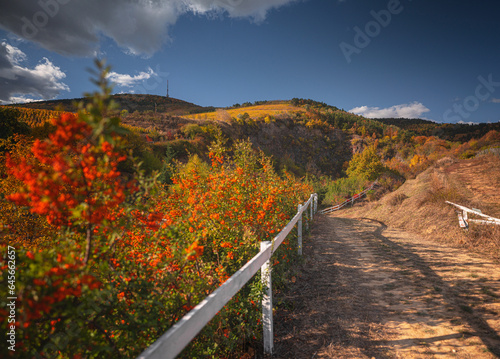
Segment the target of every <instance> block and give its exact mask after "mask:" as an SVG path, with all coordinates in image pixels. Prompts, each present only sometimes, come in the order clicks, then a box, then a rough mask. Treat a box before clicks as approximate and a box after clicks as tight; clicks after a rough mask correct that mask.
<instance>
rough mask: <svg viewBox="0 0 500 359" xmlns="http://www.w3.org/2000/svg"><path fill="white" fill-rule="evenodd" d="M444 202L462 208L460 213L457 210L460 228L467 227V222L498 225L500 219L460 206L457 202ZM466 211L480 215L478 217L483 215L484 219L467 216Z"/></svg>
mask: <svg viewBox="0 0 500 359" xmlns="http://www.w3.org/2000/svg"><path fill="white" fill-rule="evenodd" d="M445 202H446V203H448V204H451V205H452V206H455V207H457V208H458V209H460V210H462V212H461V213H460V212H458V211H457V212H458V223H459V225H460V227H462V228H469V222H475V223H479V224H496V225H500V219H498V218H495V217H491V216H488V215H486V214H483V213H481V211H480V210H478V209H470V208H467V207H464V206H461V205H459V204H456V203H453V202H449V201H445ZM467 213H470V214H474V215H477V216H480V217H483V218H486V219H473V218H468V215H467Z"/></svg>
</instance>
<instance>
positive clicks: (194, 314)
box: [137, 194, 318, 359]
mask: <svg viewBox="0 0 500 359" xmlns="http://www.w3.org/2000/svg"><path fill="white" fill-rule="evenodd" d="M308 208H309V210H310V214H309V221H307V222H306V226H307V225H308V223H309V222H310V221H312V219H313V215H314V213H315V212H316V211H317V208H318V195H317V194H311V196H310V197H309V200H308V201H307V202H306V203H304V204H303V205H301V204H299V207H298V211H297V214H296V215H295V216H294V217H293V218H292V220H291V221H290V222H288V223H287V224H286V225H285V227H284V228H283V229H282V230H281V231H280V233H278V235H277V236H276V237H274V239H273V240H272V242H271V241H264V242H261V245H260V252H259V253H258V254H257V255H256V256H255V257H253V258H252V259H251V260H250V261H248V262H247V263H246V264H245V265H244V266H243V267H241V268H240V269H239V270H238V271H237V272H236V273H235V274H233V275H232V276H231V278H229V279H228V280H227V281H225V282H224V283H223V284H222V285H221V286H220V287H219V288H217V289H216V290H215V291H214V292H213V293H212V294H210V295H209V296H208V297H206V298H205V299H203V300H202V301H201V302H200V303H199V304H198V305H197V306H196V307H194V308H193V309H192V310H191V311H189V312H188V313H187V314H186V315H185V316H184V317H182V318H181V319H180V320H179V321H178V322H177V323H176V324H174V325H173V326H172V327H171V328H170V329H169V330H168V331H167V332H165V333H164V334H163V335H162V336H161V337H160V338H158V340H157V341H156V342H154V343H153V344H151V345H150V346H149V347H148V348H147V349H146V350H145V351H144V352H142V354H140V355H139V356H138V357H137V359H173V358H175V357H176V356H177V355H178V354H179V353H180V352H181V351H182V350H183V349H184V348H185V347H186V346H187V345H188V344H189V343H190V342H191V340H193V339H194V337H195V336H196V335H197V334H198V333H199V332H200V331H201V330H202V329H203V328H204V327H205V325H206V324H207V323H208V322H209V321H210V320H211V319H212V318H213V317H214V316H215V315H216V314H217V313H218V312H219V311H220V310H221V309H222V307H224V305H226V303H227V302H229V301H230V300H231V298H232V297H233V296H234V295H235V294H236V293H237V292H238V291H239V290H240V289H241V288H243V286H244V285H245V284H246V283H247V282H248V281H249V280H250V279H251V278H252V277H253V276H254V275H255V273H257V271H258V270H259V269H261V277H262V282H263V284H264V287H265V288H266V289H265V292H264V296H263V299H262V325H263V332H264V333H263V334H264V335H263V340H264V351H265V352H266V353H269V354H271V353H272V352H273V347H274V345H273V303H272V283H271V264H270V259H271V255H272V254H273V253H274V252H275V251H276V250H277V249H278V247H279V246H280V244H281V243H282V242H283V240H284V239H285V238H286V236H287V235H288V234H289V233H290V232H291V231H292V229H293V227H294V226H295V224H297V231H298V236H297V237H298V242H299V245H298V252H299V254H302V214H303V213H304V212H305V211H306V210H307V209H308ZM306 214H307V212H306Z"/></svg>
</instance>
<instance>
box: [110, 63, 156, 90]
mask: <svg viewBox="0 0 500 359" xmlns="http://www.w3.org/2000/svg"><path fill="white" fill-rule="evenodd" d="M152 76H156V73H155V72H154V71H153V69H152V68H151V67H148V71H147V72H144V71H141V72H140V73H139V74H138V75H135V76H131V75H129V74H119V73H117V72H114V71H112V72H110V73H109V74H108V76H107V78H108V79H109V80H110V81H111V82H113V83H114V84H115V85H117V86H120V87H134V86H136V85H138V84H139V83H141V82H143V81H146V80H148V79H150V78H151V77H152Z"/></svg>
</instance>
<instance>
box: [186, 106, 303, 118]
mask: <svg viewBox="0 0 500 359" xmlns="http://www.w3.org/2000/svg"><path fill="white" fill-rule="evenodd" d="M297 112H300V113H304V112H306V110H305V109H304V108H303V107H298V106H293V105H291V104H290V103H287V102H279V103H267V104H264V105H256V106H244V107H237V108H228V109H218V110H216V111H212V112H202V113H198V114H195V115H187V116H184V117H187V118H190V119H203V120H229V119H230V118H235V119H238V118H242V117H243V116H245V117H249V118H254V119H257V118H265V117H267V116H280V115H282V116H285V115H290V114H292V113H297ZM245 114H248V116H247V115H245Z"/></svg>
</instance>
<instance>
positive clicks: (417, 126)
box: [374, 118, 500, 142]
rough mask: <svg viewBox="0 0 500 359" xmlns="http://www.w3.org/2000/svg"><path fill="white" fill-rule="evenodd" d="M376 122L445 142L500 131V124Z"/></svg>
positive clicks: (379, 119)
mask: <svg viewBox="0 0 500 359" xmlns="http://www.w3.org/2000/svg"><path fill="white" fill-rule="evenodd" d="M374 120H375V121H378V122H381V123H383V124H385V125H389V126H396V127H399V128H400V129H402V130H406V131H410V132H412V134H414V135H416V136H436V137H439V138H441V139H443V140H447V141H458V142H467V141H470V140H471V139H473V138H480V137H482V136H484V135H485V134H487V133H488V132H490V131H491V130H496V131H500V122H496V123H479V124H476V125H469V124H466V123H454V124H452V123H436V122H432V121H428V120H422V119H419V118H375V119H374Z"/></svg>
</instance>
